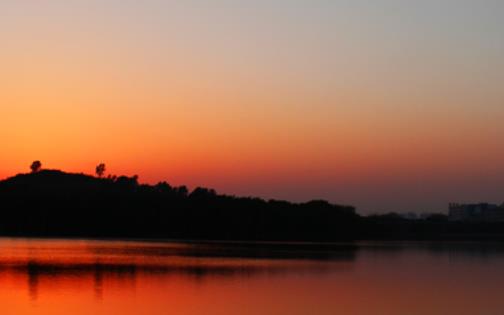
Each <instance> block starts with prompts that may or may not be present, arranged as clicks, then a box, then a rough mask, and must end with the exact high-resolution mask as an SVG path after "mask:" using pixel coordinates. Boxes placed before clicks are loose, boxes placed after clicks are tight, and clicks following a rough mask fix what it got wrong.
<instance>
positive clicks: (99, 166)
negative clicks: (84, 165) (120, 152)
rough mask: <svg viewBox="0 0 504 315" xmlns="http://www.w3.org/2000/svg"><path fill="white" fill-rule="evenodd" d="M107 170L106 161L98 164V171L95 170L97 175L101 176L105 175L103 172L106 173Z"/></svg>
mask: <svg viewBox="0 0 504 315" xmlns="http://www.w3.org/2000/svg"><path fill="white" fill-rule="evenodd" d="M105 170H106V167H105V164H104V163H100V164H98V166H97V167H96V171H95V172H96V175H97V176H98V177H100V178H101V177H102V176H103V174H104V173H105Z"/></svg>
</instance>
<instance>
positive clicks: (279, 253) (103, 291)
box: [0, 238, 504, 315]
mask: <svg viewBox="0 0 504 315" xmlns="http://www.w3.org/2000/svg"><path fill="white" fill-rule="evenodd" d="M503 297H504V246H502V245H498V244H488V243H401V242H397V243H393V242H388V243H384V242H359V243H354V244H352V243H342V244H331V245H321V244H292V243H291V244H281V243H217V242H214V243H212V242H207V243H195V242H142V241H97V240H58V239H51V240H45V239H10V238H0V314H2V315H25V314H27V315H31V314H38V315H49V314H50V315H59V314H61V315H68V314H71V315H81V314H82V315H83V314H90V315H91V314H92V315H100V314H103V315H105V314H107V315H110V314H121V315H133V314H141V315H167V314H183V315H195V314H198V315H199V314H205V315H228V314H229V315H231V314H233V315H236V314H240V315H268V314H275V315H283V314H285V315H297V314H308V315H313V314H321V315H326V314H327V315H334V314H345V315H349V314H350V315H352V314H363V315H364V314H366V315H369V314H383V315H415V314H422V315H425V314H439V315H450V314H454V315H464V314H468V315H469V314H471V315H473V314H485V315H492V314H495V315H498V314H503V312H504V298H503Z"/></svg>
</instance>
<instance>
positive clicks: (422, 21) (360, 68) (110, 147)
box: [0, 0, 504, 213]
mask: <svg viewBox="0 0 504 315" xmlns="http://www.w3.org/2000/svg"><path fill="white" fill-rule="evenodd" d="M503 21H504V2H503V1H500V0H482V1H473V0H471V1H469V0H436V1H433V0H425V1H408V0H403V1H399V0H380V1H377V0H366V1H365V0H353V1H350V0H348V1H345V0H331V1H329V0H310V1H308V0H305V1H301V0H289V1H287V0H269V1H264V0H257V1H246V0H234V1H231V0H215V1H204V0H200V1H195V0H187V1H160V0H145V1H133V0H121V1H119V0H105V1H98V0H88V1H84V0H82V1H77V0H65V1H63V0H61V1H59V0H44V1H29V0H3V1H1V2H0V144H1V147H0V178H5V177H8V176H12V175H14V174H16V173H20V172H27V171H29V165H30V164H31V162H32V161H33V160H41V161H42V164H43V167H45V168H58V169H63V170H65V171H70V172H84V173H90V174H92V173H93V172H94V167H95V166H96V165H97V164H98V163H100V162H104V163H106V165H107V170H108V173H112V174H126V175H133V174H138V175H139V177H140V181H142V182H147V183H156V182H158V181H162V180H166V181H168V182H169V183H171V184H173V185H182V184H185V185H188V186H189V187H195V186H205V187H212V188H215V189H216V190H217V191H218V192H219V193H226V194H235V195H242V196H260V197H264V198H277V199H287V200H292V201H306V200H310V199H327V200H329V201H331V202H334V203H341V204H351V205H354V206H356V207H357V210H358V212H360V213H375V212H385V211H398V212H407V211H418V212H431V211H447V205H448V203H449V202H479V201H488V202H494V203H499V204H500V203H502V202H504V193H503V190H502V187H504V163H503V162H502V161H504V143H503V140H502V139H503V137H504V124H503V123H502V122H503V120H504V89H503V86H502V84H503V82H504V58H502V57H503V56H504V22H503Z"/></svg>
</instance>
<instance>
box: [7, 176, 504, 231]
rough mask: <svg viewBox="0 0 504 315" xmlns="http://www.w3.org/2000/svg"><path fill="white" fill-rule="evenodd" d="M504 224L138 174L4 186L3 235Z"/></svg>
mask: <svg viewBox="0 0 504 315" xmlns="http://www.w3.org/2000/svg"><path fill="white" fill-rule="evenodd" d="M503 231H504V225H503V224H499V223H495V224H490V223H453V222H448V221H447V220H446V216H442V215H438V216H433V217H432V219H428V220H406V219H403V218H401V217H400V216H398V215H396V214H387V215H377V216H370V217H363V216H360V215H358V214H357V213H356V212H355V208H354V207H352V206H344V205H335V204H331V203H329V202H327V201H323V200H313V201H309V202H306V203H291V202H287V201H279V200H268V201H266V200H263V199H260V198H250V197H235V196H228V195H219V194H217V193H216V192H215V191H214V190H212V189H208V188H202V187H197V188H195V189H194V190H192V191H191V192H189V191H188V189H187V188H186V187H185V186H180V187H172V186H170V185H169V184H168V183H166V182H161V183H159V184H157V185H145V184H140V183H139V182H138V177H136V176H134V177H127V176H119V177H115V176H109V177H107V178H101V177H93V176H89V175H85V174H70V173H65V172H62V171H59V170H41V171H36V172H33V173H30V174H19V175H17V176H14V177H11V178H8V179H6V180H3V181H0V235H8V236H65V237H118V238H122V237H124V238H171V239H205V240H261V241H273V240H274V241H340V240H356V239H443V240H444V239H492V240H494V239H504V237H503V233H502V232H503Z"/></svg>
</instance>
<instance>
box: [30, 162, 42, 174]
mask: <svg viewBox="0 0 504 315" xmlns="http://www.w3.org/2000/svg"><path fill="white" fill-rule="evenodd" d="M41 168H42V163H40V161H34V162H33V163H32V164H31V165H30V169H31V171H32V173H38V172H39V171H40V169H41Z"/></svg>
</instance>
